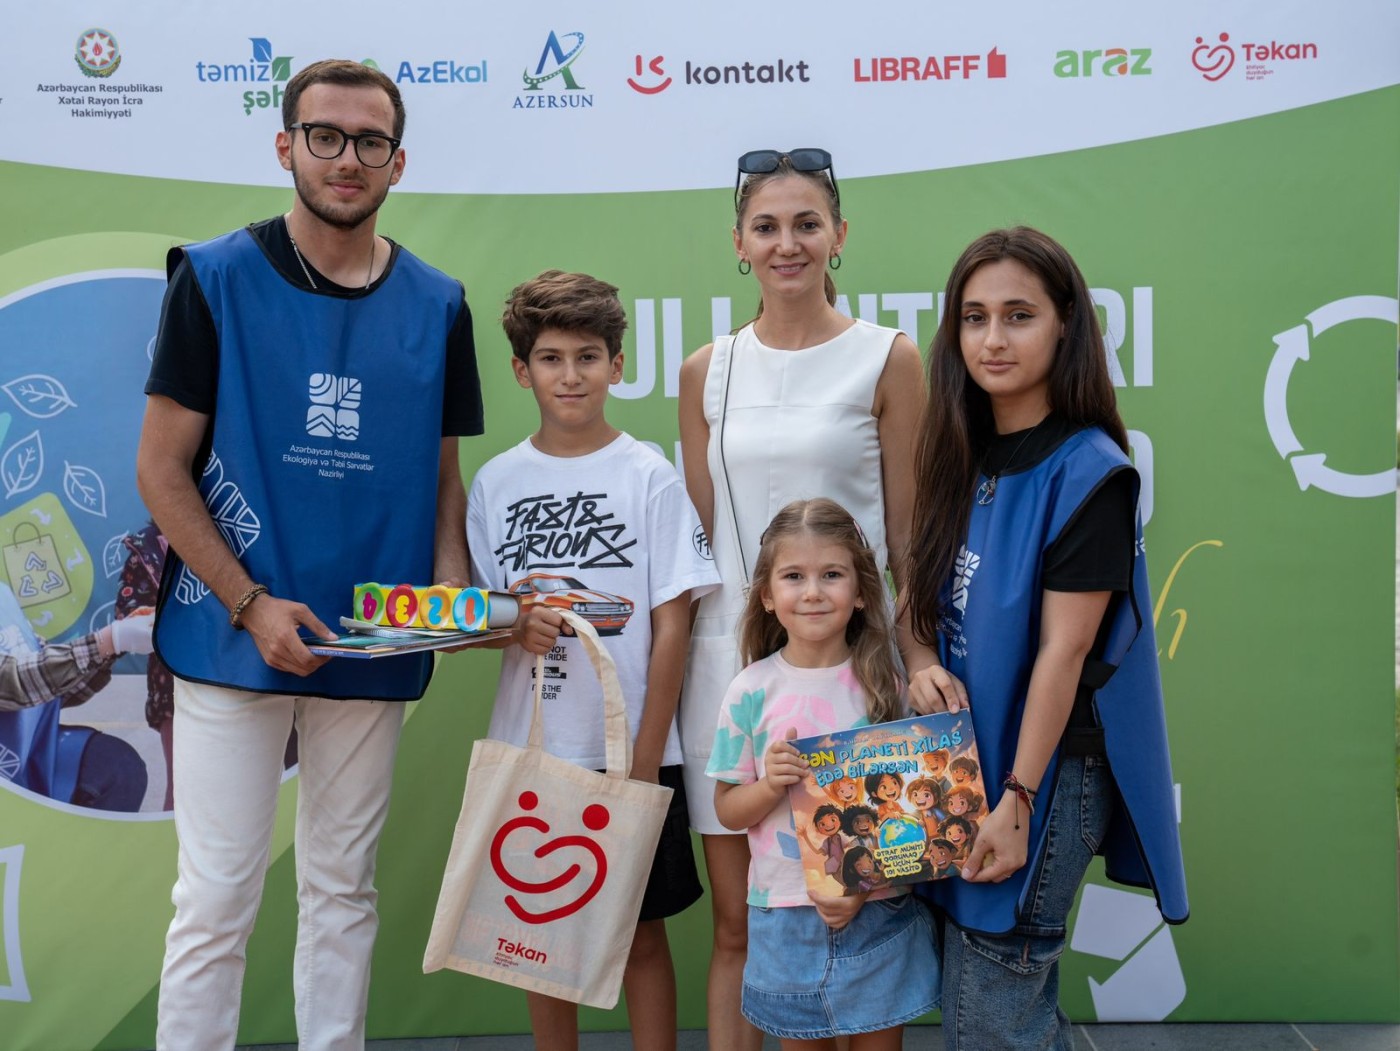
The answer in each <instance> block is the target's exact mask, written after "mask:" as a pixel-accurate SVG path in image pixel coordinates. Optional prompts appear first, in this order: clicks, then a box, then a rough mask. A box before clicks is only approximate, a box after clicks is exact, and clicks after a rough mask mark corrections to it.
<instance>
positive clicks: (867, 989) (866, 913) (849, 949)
mask: <svg viewBox="0 0 1400 1051" xmlns="http://www.w3.org/2000/svg"><path fill="white" fill-rule="evenodd" d="M753 579H754V586H753V587H752V588H751V589H750V590H749V595H748V600H747V604H746V606H745V608H744V612H743V616H742V619H741V621H740V639H739V643H740V652H741V654H742V656H743V659H744V661H745V663H746V664H747V665H748V666H747V667H745V668H744V670H743V671H741V672H740V673H739V675H738V677H737V678H736V679H735V680H734V682H733V683H732V684H731V685H730V687H729V690H728V692H727V694H726V696H725V698H724V703H723V704H722V705H721V706H720V714H719V726H718V729H717V730H716V733H715V742H714V749H713V751H712V752H711V756H710V762H709V766H708V768H707V771H706V772H707V773H708V774H709V775H710V776H711V777H712V778H714V779H715V780H716V784H715V813H716V814H717V815H718V817H719V819H720V821H721V822H722V823H723V824H724V826H725V827H726V828H730V829H733V830H735V831H747V833H748V837H747V838H748V846H749V853H750V857H751V861H750V865H749V879H748V885H749V890H748V906H749V909H748V913H749V916H748V921H749V952H748V959H747V961H746V963H745V966H744V976H743V993H742V1010H743V1013H744V1017H745V1018H747V1019H748V1020H749V1021H750V1022H752V1023H753V1024H754V1025H755V1026H757V1027H758V1028H759V1029H761V1030H763V1031H764V1032H766V1033H771V1034H773V1035H775V1036H777V1037H779V1038H780V1039H781V1040H782V1046H783V1047H784V1048H787V1049H794V1048H809V1047H810V1048H816V1047H827V1046H830V1044H829V1041H830V1040H831V1039H832V1038H833V1037H836V1036H838V1035H843V1034H848V1035H850V1038H851V1039H850V1045H849V1046H850V1048H851V1051H894V1049H897V1048H899V1047H900V1046H901V1041H902V1034H903V1029H904V1024H905V1023H906V1022H908V1021H911V1020H912V1019H914V1018H917V1017H918V1016H919V1015H921V1014H923V1013H924V1012H926V1011H929V1010H932V1009H933V1008H935V1007H937V1006H938V1002H939V963H938V956H937V953H936V951H935V949H934V942H933V932H932V927H931V924H930V922H929V918H928V915H927V913H926V912H925V909H924V906H923V905H922V904H921V903H920V902H919V901H918V900H916V899H915V898H914V897H913V896H912V895H910V894H908V893H905V892H904V889H903V888H890V887H888V886H882V884H883V882H884V881H883V880H882V879H881V878H880V877H879V875H878V873H877V872H875V871H874V870H873V869H872V870H870V871H866V872H864V873H863V874H861V875H860V876H859V878H858V879H857V880H856V883H855V886H857V887H863V888H867V889H857V890H855V891H854V892H852V893H848V894H847V895H845V896H841V897H826V896H824V895H817V894H811V893H809V892H808V890H807V882H806V878H805V877H804V875H803V871H802V863H801V861H799V860H798V853H797V843H796V840H795V837H794V834H793V824H792V811H791V809H790V806H789V803H788V786H789V785H792V784H796V783H797V782H798V781H799V780H800V779H801V777H802V776H803V773H804V771H805V770H806V763H805V762H804V761H803V759H802V758H801V756H800V755H799V754H798V752H797V750H796V749H795V748H794V747H793V746H792V745H791V744H790V743H789V742H790V741H791V740H792V739H793V738H795V737H807V736H811V735H814V734H824V733H831V732H835V731H839V730H849V729H852V728H853V727H856V726H865V725H867V724H869V723H879V722H889V721H891V720H894V719H900V718H903V717H904V716H905V714H906V713H905V709H904V699H903V694H902V690H901V686H900V682H899V677H898V674H897V672H896V669H895V665H894V659H893V656H892V655H893V647H892V645H891V631H892V628H891V624H890V617H889V610H888V604H887V601H886V597H885V590H884V582H883V579H882V577H881V574H880V572H879V570H878V569H877V568H876V563H875V557H874V554H873V553H872V551H871V550H870V548H869V546H868V545H867V544H866V543H865V539H864V536H863V534H862V533H861V531H860V527H859V526H858V525H857V524H856V522H855V520H854V519H853V518H852V517H851V515H850V514H849V513H848V512H846V511H845V510H844V509H843V508H842V507H841V506H840V505H839V504H837V503H835V502H833V501H831V500H826V499H816V500H799V501H796V502H794V503H790V504H788V505H787V506H786V507H784V508H783V509H782V510H781V511H780V512H779V513H778V516H777V517H776V518H774V519H773V521H772V523H771V524H770V525H769V526H768V529H767V530H766V531H765V532H764V534H763V538H762V541H761V543H760V546H759V551H758V557H757V560H756V562H755V565H754V575H753ZM851 849H852V850H853V851H854V850H861V849H862V848H859V847H853V848H851ZM849 856H850V855H849V854H848V855H847V857H848V858H849ZM843 863H844V862H843ZM853 864H854V862H853Z"/></svg>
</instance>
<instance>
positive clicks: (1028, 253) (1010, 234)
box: [904, 226, 1128, 646]
mask: <svg viewBox="0 0 1400 1051" xmlns="http://www.w3.org/2000/svg"><path fill="white" fill-rule="evenodd" d="M1003 259H1011V260H1014V261H1016V262H1018V263H1020V264H1021V265H1022V266H1024V267H1025V268H1026V269H1027V270H1029V271H1030V272H1031V273H1033V274H1034V275H1035V276H1036V277H1037V278H1039V279H1040V283H1041V284H1042V285H1043V286H1044V288H1045V292H1046V294H1047V295H1048V296H1049V298H1050V300H1051V302H1052V303H1053V304H1054V306H1055V313H1056V315H1057V316H1058V317H1059V319H1060V321H1061V322H1063V324H1064V327H1065V333H1064V337H1063V339H1062V340H1061V341H1060V344H1059V346H1057V347H1056V348H1055V358H1054V361H1053V362H1052V363H1051V366H1050V377H1049V384H1050V386H1049V399H1050V411H1051V412H1052V413H1056V414H1057V415H1059V416H1061V417H1063V418H1064V419H1066V420H1068V421H1070V422H1071V423H1073V424H1076V425H1078V426H1080V427H1091V426H1097V427H1101V428H1103V430H1104V431H1105V432H1106V433H1107V434H1108V436H1109V437H1110V438H1112V439H1113V440H1114V442H1116V443H1117V444H1118V447H1119V448H1120V449H1122V450H1123V451H1124V452H1125V453H1126V452H1127V451H1128V432H1127V430H1126V429H1125V428H1124V426H1123V420H1122V419H1121V417H1119V415H1118V404H1117V400H1116V399H1115V398H1114V394H1113V382H1112V380H1111V379H1110V378H1109V375H1108V362H1107V359H1106V358H1105V356H1104V343H1103V333H1102V332H1101V331H1100V329H1099V317H1098V313H1097V312H1096V311H1095V309H1094V303H1093V300H1092V299H1091V298H1090V296H1089V287H1088V285H1087V284H1086V283H1085V281H1084V275H1083V274H1081V273H1080V272H1079V267H1078V266H1076V265H1075V262H1074V259H1073V258H1071V256H1070V254H1069V253H1068V252H1067V251H1065V249H1064V247H1063V246H1062V245H1061V244H1059V242H1057V241H1055V240H1054V239H1053V238H1051V237H1049V236H1047V235H1046V234H1043V233H1041V232H1040V231H1039V230H1033V229H1031V228H1030V227H1028V226H1017V227H1014V228H1012V229H1009V230H993V231H991V232H990V233H987V234H983V235H982V236H981V237H979V238H978V239H977V240H975V241H973V242H972V244H970V245H968V246H967V248H966V250H964V252H963V254H962V255H961V256H960V257H959V258H958V261H957V262H956V263H955V264H954V265H953V270H952V273H950V274H949V275H948V287H947V290H946V292H945V296H944V310H943V319H942V321H940V322H939V325H938V331H937V332H936V333H935V334H934V337H933V344H932V346H931V347H930V348H929V356H928V378H929V398H928V408H927V410H926V411H925V413H924V422H923V427H922V428H921V430H920V434H919V440H918V448H917V451H916V461H915V478H916V479H917V481H916V486H917V488H916V491H915V498H914V526H913V529H912V530H911V531H910V537H909V548H908V550H907V551H906V552H904V559H905V566H906V569H907V577H906V579H907V580H908V596H909V609H910V614H911V616H910V620H911V623H912V625H913V629H914V637H915V638H916V639H918V640H919V641H920V642H922V643H923V644H924V645H927V646H932V645H935V643H936V636H937V634H938V618H939V615H940V614H941V613H942V612H943V605H944V598H943V586H944V584H945V583H946V582H947V580H948V577H949V575H950V574H951V573H952V570H953V563H954V561H955V560H956V559H957V555H958V549H959V548H960V547H961V546H962V543H963V541H964V540H965V538H966V537H967V525H968V520H969V519H970V518H971V516H972V500H973V493H974V489H975V487H976V485H977V477H978V472H979V470H980V469H981V464H982V457H983V456H984V455H985V453H986V451H987V448H988V447H989V446H990V445H991V443H992V440H993V439H994V438H995V437H996V424H995V422H994V420H993V417H992V406H991V401H990V399H988V397H987V394H986V392H985V391H983V390H982V388H980V387H979V386H977V384H976V383H974V382H972V380H971V379H970V378H969V377H968V373H967V366H966V365H965V364H964V363H963V356H962V344H961V338H960V337H961V329H962V303H963V294H964V291H965V290H966V288H967V282H968V280H969V279H970V278H971V277H972V275H973V274H974V273H976V272H977V271H978V270H979V269H980V268H982V267H983V266H986V265H987V264H989V263H997V262H1000V261H1001V260H1003Z"/></svg>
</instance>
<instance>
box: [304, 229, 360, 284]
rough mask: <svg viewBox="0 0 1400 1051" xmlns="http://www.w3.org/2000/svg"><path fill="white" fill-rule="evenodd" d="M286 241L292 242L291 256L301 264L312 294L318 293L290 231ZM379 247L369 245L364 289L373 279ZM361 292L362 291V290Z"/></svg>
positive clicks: (314, 281) (314, 280) (313, 279)
mask: <svg viewBox="0 0 1400 1051" xmlns="http://www.w3.org/2000/svg"><path fill="white" fill-rule="evenodd" d="M287 240H288V241H291V242H292V254H293V255H295V256H296V257H297V262H298V263H300V264H301V272H302V273H303V274H305V275H306V281H307V283H308V284H309V285H310V286H311V290H312V291H313V292H317V291H320V289H319V288H317V286H316V279H315V278H314V277H312V276H311V270H310V269H309V268H308V267H307V265H306V260H305V259H303V258H302V257H301V249H300V248H298V247H297V239H296V238H295V237H293V236H292V232H291V231H290V230H288V231H287ZM378 247H379V246H378V245H377V244H376V243H375V242H374V241H370V243H369V273H367V274H365V288H366V289H368V288H369V285H370V281H371V280H372V279H373V277H374V250H375V249H376V248H378ZM362 291H363V290H362Z"/></svg>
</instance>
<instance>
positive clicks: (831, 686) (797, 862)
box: [705, 653, 897, 908]
mask: <svg viewBox="0 0 1400 1051" xmlns="http://www.w3.org/2000/svg"><path fill="white" fill-rule="evenodd" d="M869 722H870V719H869V716H867V715H866V707H865V691H864V690H863V689H861V685H860V682H859V681H858V680H857V679H856V677H855V673H854V672H853V671H852V670H851V662H850V661H849V660H848V661H846V662H844V663H843V664H838V665H836V666H835V667H834V668H796V667H793V666H792V665H791V664H789V663H788V662H787V661H785V660H783V656H782V654H781V653H775V654H773V655H772V656H770V657H765V658H763V660H761V661H757V662H755V663H753V664H750V665H749V666H748V667H747V668H745V669H744V670H743V671H741V672H740V673H739V674H738V676H737V677H736V678H735V679H734V681H733V682H732V683H730V684H729V690H728V691H727V692H726V693H725V696H724V702H723V703H722V704H721V705H720V709H719V726H718V728H717V729H716V730H715V746H714V750H713V751H712V752H711V753H710V762H709V765H708V766H707V767H706V768H705V773H707V774H708V775H709V776H710V777H713V778H714V779H715V780H717V781H727V782H729V783H730V784H736V785H746V784H752V783H753V782H755V781H758V780H760V779H761V778H762V777H763V761H764V758H765V756H766V755H767V752H768V747H769V745H771V744H772V743H773V741H775V740H778V741H781V740H784V739H785V738H786V737H787V736H788V730H789V729H795V730H796V731H797V736H798V737H811V736H813V735H815V734H824V733H831V732H832V731H834V730H850V729H853V728H854V727H857V726H865V725H867V724H868V723H869ZM798 850H799V848H798V843H797V832H796V829H795V827H794V825H793V820H792V808H791V807H790V806H788V802H787V799H786V798H783V799H781V800H779V801H778V803H777V805H776V806H774V807H773V809H772V810H771V811H769V812H768V814H767V815H766V816H765V817H764V818H763V820H762V821H760V822H759V823H758V824H756V825H754V826H752V827H751V828H750V829H749V854H750V856H751V857H752V860H751V861H750V862H749V896H748V903H749V904H750V905H759V906H764V907H769V908H772V907H779V906H789V905H811V904H812V899H811V898H809V897H808V896H807V881H806V879H805V878H804V877H803V875H802V861H801V854H800V853H799V852H798ZM896 892H897V891H895V890H893V889H889V888H887V889H884V890H879V891H875V892H874V893H872V894H871V895H870V897H871V898H886V897H889V896H890V895H891V894H892V893H896Z"/></svg>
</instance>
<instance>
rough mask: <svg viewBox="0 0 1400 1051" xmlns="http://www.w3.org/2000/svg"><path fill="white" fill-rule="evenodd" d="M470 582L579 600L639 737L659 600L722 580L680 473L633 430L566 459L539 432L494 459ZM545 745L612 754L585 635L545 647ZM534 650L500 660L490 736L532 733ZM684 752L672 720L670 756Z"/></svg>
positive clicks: (476, 525) (560, 752) (477, 520)
mask: <svg viewBox="0 0 1400 1051" xmlns="http://www.w3.org/2000/svg"><path fill="white" fill-rule="evenodd" d="M467 543H468V545H469V546H470V549H471V559H472V582H473V583H474V584H477V585H478V586H481V587H490V588H495V589H497V590H502V591H515V592H517V593H521V594H526V593H530V592H534V593H535V595H536V600H537V601H540V600H543V601H546V602H548V603H550V604H552V605H558V606H561V607H562V608H566V609H567V608H572V609H573V610H574V611H575V612H577V613H579V614H580V615H581V616H582V617H583V618H584V619H585V620H588V621H589V622H590V623H592V625H593V626H594V627H595V628H597V629H598V633H599V635H600V636H601V637H602V642H603V646H604V648H605V649H607V651H608V653H609V654H610V655H611V656H612V658H613V661H614V662H615V663H616V664H617V677H618V681H619V682H620V684H621V686H622V696H623V698H624V700H625V701H626V702H627V724H628V727H629V729H630V730H631V733H632V737H633V739H634V740H635V739H636V736H637V727H638V725H639V724H640V721H641V715H642V706H643V703H644V702H645V700H646V687H647V669H648V667H649V665H650V661H651V610H652V609H654V608H655V607H657V606H659V605H661V604H662V603H664V602H668V601H670V600H671V599H673V598H675V597H676V596H678V595H680V594H683V593H684V592H686V591H689V592H690V593H691V597H692V598H698V597H699V596H700V595H703V594H704V593H705V592H707V591H710V590H712V589H713V588H714V587H715V586H716V585H717V584H718V583H719V575H718V573H716V571H715V568H714V562H713V561H712V560H711V559H710V558H709V557H708V556H709V550H710V548H709V544H708V543H707V542H706V540H705V535H704V531H703V530H702V529H701V527H700V519H699V517H698V516H697V515H696V513H695V508H694V507H692V506H691V503H690V498H689V497H688V496H687V495H686V492H685V487H684V485H682V484H681V480H680V476H679V475H677V474H676V469H675V468H674V467H672V466H671V465H670V464H669V463H668V462H667V461H666V460H665V459H664V458H663V457H661V456H659V455H657V453H655V452H654V451H652V450H651V449H649V448H647V446H645V445H642V444H641V443H640V442H638V441H637V440H636V439H635V438H633V437H631V436H630V435H627V434H622V435H619V436H618V437H617V438H616V439H614V440H613V441H612V442H610V443H609V444H608V445H606V446H604V447H603V448H602V449H599V450H598V451H597V452H593V453H589V454H588V455H586V456H573V457H559V456H549V455H546V454H545V453H542V452H540V451H539V450H538V449H536V448H535V447H534V445H533V444H532V443H531V442H530V440H529V439H528V438H527V439H526V440H525V441H523V442H521V443H520V444H519V445H517V446H515V448H513V449H507V450H506V451H505V452H503V453H501V454H500V455H499V456H497V457H495V458H493V459H492V460H490V461H489V462H488V463H487V464H486V465H485V466H483V467H482V468H481V470H479V471H478V472H477V474H476V478H475V479H473V481H472V487H471V493H470V495H469V496H468V497H467ZM544 665H545V681H544V684H543V686H544V690H545V695H544V747H545V751H547V752H550V753H551V754H553V755H557V756H559V757H560V758H561V759H567V760H568V761H569V762H571V763H577V764H578V765H579V766H586V767H590V768H593V769H601V768H602V767H603V766H604V765H605V764H606V756H605V751H606V750H605V747H604V742H603V692H602V689H601V687H599V685H598V679H597V677H596V676H595V675H594V673H593V669H592V667H591V666H590V665H589V663H588V655H587V654H586V653H585V652H584V650H583V646H582V645H581V644H580V643H579V641H578V640H577V639H574V638H570V637H569V636H566V635H561V636H560V637H559V645H557V646H555V647H554V648H553V649H552V650H551V651H550V652H549V653H548V654H547V655H546V657H545V660H544ZM534 673H535V656H534V654H531V653H527V652H526V651H525V650H523V649H521V648H520V647H519V646H510V647H508V648H507V649H506V650H505V651H504V652H503V655H502V659H501V680H500V684H499V685H498V686H497V688H496V703H495V708H494V709H493V710H492V713H491V728H490V731H489V732H490V735H491V737H492V738H494V739H496V740H499V741H508V742H510V743H511V744H516V745H524V744H525V742H526V739H527V737H528V736H529V733H530V714H531V708H532V704H533V701H532V693H531V690H532V689H533V682H534ZM680 761H681V748H680V742H679V739H678V737H677V734H676V727H675V723H674V721H673V722H672V725H671V729H670V732H669V733H668V734H667V737H666V750H665V752H664V753H663V754H662V757H661V763H662V765H663V766H674V765H676V764H678V763H680Z"/></svg>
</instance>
